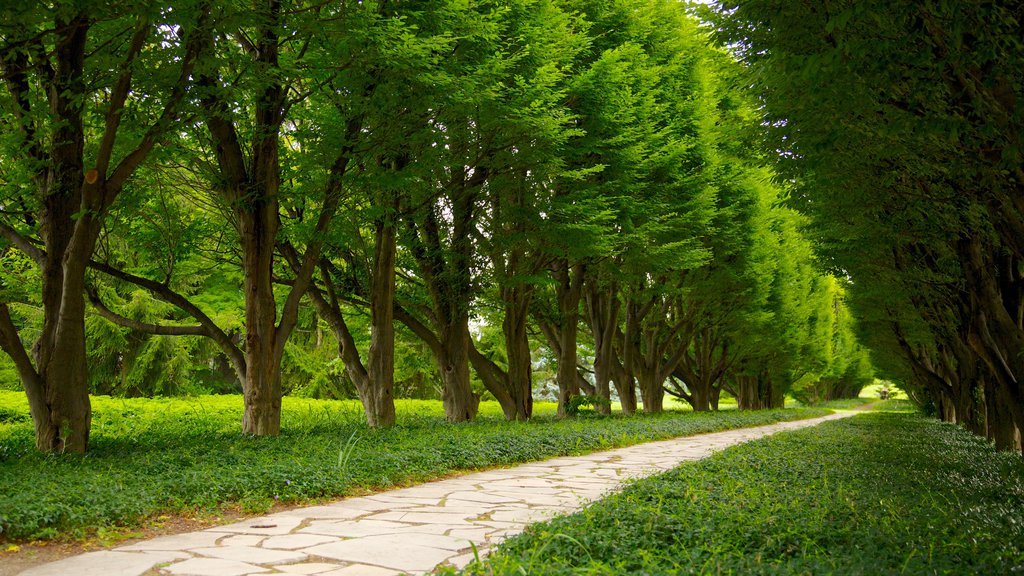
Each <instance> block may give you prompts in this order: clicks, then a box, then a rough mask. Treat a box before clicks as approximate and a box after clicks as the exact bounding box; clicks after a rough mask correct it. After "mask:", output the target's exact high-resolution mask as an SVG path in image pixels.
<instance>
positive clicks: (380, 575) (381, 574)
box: [317, 564, 408, 576]
mask: <svg viewBox="0 0 1024 576" xmlns="http://www.w3.org/2000/svg"><path fill="white" fill-rule="evenodd" d="M405 574H408V572H403V571H401V570H391V569H388V568H381V567H380V566H368V565H366V564H349V565H348V566H345V567H344V568H340V569H338V570H334V571H331V572H321V573H320V574H318V575H317V576H403V575H405Z"/></svg>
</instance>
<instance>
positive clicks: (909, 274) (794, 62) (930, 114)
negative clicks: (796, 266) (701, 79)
mask: <svg viewBox="0 0 1024 576" xmlns="http://www.w3.org/2000/svg"><path fill="white" fill-rule="evenodd" d="M707 16H708V17H709V18H710V19H712V20H713V21H714V24H715V27H716V28H717V34H718V35H719V37H720V39H721V40H722V41H723V42H726V43H728V44H729V45H730V46H731V47H732V48H733V49H734V53H735V54H736V55H737V57H738V58H739V59H740V60H741V61H742V62H743V63H744V64H745V65H746V67H745V69H746V70H747V73H748V75H747V83H748V85H750V86H752V87H753V89H754V92H755V94H756V95H757V97H758V98H759V102H760V103H761V108H760V110H761V112H762V113H763V115H762V118H761V121H762V123H763V125H764V126H765V127H766V130H765V139H764V140H765V141H764V149H765V150H770V151H771V152H772V153H773V155H774V156H776V157H778V159H779V162H777V163H776V164H777V170H779V172H780V174H782V175H783V176H784V177H785V178H786V179H787V180H788V181H789V183H790V184H791V191H790V192H789V198H790V204H791V205H793V206H795V207H796V208H798V209H799V210H801V211H802V212H804V213H805V214H807V215H809V216H810V221H811V225H812V227H813V228H812V230H813V232H811V235H812V236H813V237H814V238H815V239H816V244H817V246H816V247H817V249H818V251H819V253H820V254H821V256H822V259H823V260H824V261H825V262H826V263H827V265H828V266H830V267H831V268H832V269H833V270H834V271H835V272H836V273H837V274H842V275H843V276H846V277H848V278H849V279H850V280H851V282H850V285H849V287H848V289H847V292H848V294H849V296H850V300H851V303H852V309H853V312H854V313H855V314H856V315H857V316H858V318H859V328H860V335H861V336H862V337H863V338H864V339H865V342H867V343H869V345H870V346H871V348H872V350H874V351H875V356H874V360H875V363H876V364H877V365H878V367H879V368H882V369H884V370H885V371H886V373H887V377H891V378H893V379H898V380H899V381H901V382H902V383H903V385H904V386H905V387H906V388H907V389H908V390H909V391H910V392H911V393H912V394H913V395H914V397H915V398H917V399H918V401H919V402H921V403H922V404H924V405H927V406H929V407H930V408H931V410H932V411H935V412H938V413H939V414H940V415H941V416H942V417H943V418H944V419H946V420H950V421H956V422H961V423H963V424H965V425H966V426H967V427H969V428H970V429H972V430H974V431H975V432H977V433H979V434H984V435H987V436H988V437H990V438H992V439H994V440H995V442H996V443H997V444H998V445H999V446H1001V447H1004V448H1016V449H1018V450H1019V449H1021V448H1022V446H1021V430H1022V429H1024V387H1022V382H1024V378H1022V375H1024V314H1022V313H1021V311H1022V310H1024V281H1022V279H1024V201H1022V199H1024V146H1022V143H1021V135H1022V133H1024V130H1022V128H1024V45H1022V43H1021V23H1022V22H1024V7H1022V5H1021V4H1020V3H1019V2H999V1H997V2H931V1H929V2H909V1H899V2H893V1H889V0H878V1H867V2H861V1H856V2H855V1H852V0H849V1H839V2H829V3H828V4H819V3H813V2H812V3H800V2H789V1H786V0H750V1H747V0H741V1H721V2H718V3H717V5H716V8H715V10H714V11H713V13H712V12H708V14H707Z"/></svg>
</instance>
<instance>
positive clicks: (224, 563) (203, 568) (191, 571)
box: [107, 558, 270, 576]
mask: <svg viewBox="0 0 1024 576" xmlns="http://www.w3.org/2000/svg"><path fill="white" fill-rule="evenodd" d="M164 570H165V571H166V572H168V573H170V574H175V575H179V576H245V575H247V574H260V573H263V572H270V569H269V568H261V567H260V566H254V565H252V564H246V563H245V562H238V561H235V560H222V559H220V558H192V559H191V560H185V561H184V562H179V563H177V564H171V565H170V566H168V567H167V568H164ZM107 574H113V572H108V573H107Z"/></svg>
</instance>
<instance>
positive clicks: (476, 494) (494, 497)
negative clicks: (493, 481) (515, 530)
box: [448, 488, 519, 504]
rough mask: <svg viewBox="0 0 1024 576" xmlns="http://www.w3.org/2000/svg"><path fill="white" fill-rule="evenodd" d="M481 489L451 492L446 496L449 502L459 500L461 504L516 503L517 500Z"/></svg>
mask: <svg viewBox="0 0 1024 576" xmlns="http://www.w3.org/2000/svg"><path fill="white" fill-rule="evenodd" d="M483 490H484V489H483V488H478V489H476V490H472V491H471V490H460V491H458V492H452V493H451V494H449V495H448V499H449V501H452V500H459V501H461V502H483V503H485V504H506V503H508V502H518V501H519V499H518V498H514V497H511V496H502V495H500V494H491V493H490V492H485V491H483Z"/></svg>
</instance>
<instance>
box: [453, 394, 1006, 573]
mask: <svg viewBox="0 0 1024 576" xmlns="http://www.w3.org/2000/svg"><path fill="white" fill-rule="evenodd" d="M1022 516H1024V464H1022V462H1021V460H1020V458H1019V457H1017V456H1014V455H1012V454H1006V453H999V452H996V451H995V450H994V448H993V447H992V446H991V445H989V444H988V443H986V442H985V441H984V440H982V439H979V438H977V437H974V436H971V435H970V434H969V433H967V432H966V431H964V430H962V429H960V428H958V427H955V426H952V425H949V424H944V423H941V422H938V421H935V420H929V419H924V418H922V417H920V416H918V415H914V414H912V413H906V412H904V413H896V412H880V413H867V414H863V415H858V416H855V417H853V418H849V419H845V420H840V421H836V422H829V423H826V424H822V425H820V426H816V427H814V428H813V429H805V430H799V431H794V432H786V433H780V434H777V435H775V436H772V437H770V438H766V439H762V440H758V441H755V442H750V443H747V444H743V445H739V446H734V447H732V448H729V449H726V450H725V451H723V452H721V453H719V454H716V455H714V456H712V457H710V458H708V459H705V460H702V461H699V462H694V463H687V464H684V465H682V466H680V467H679V468H677V469H676V470H674V471H672V472H669V473H667V474H663V475H659V476H655V477H652V478H647V479H644V480H639V481H637V482H636V483H635V484H633V485H632V486H630V487H629V488H627V489H626V490H625V491H624V492H623V493H621V494H618V495H615V496H612V497H609V498H607V499H605V500H603V501H601V502H598V503H596V504H594V505H592V506H590V507H589V508H587V509H585V510H584V511H583V512H580V513H578V514H575V515H572V516H567V517H562V518H558V519H555V520H552V521H550V522H545V523H541V524H536V525H533V526H531V527H529V528H527V531H526V533H525V534H523V535H521V536H517V537H514V538H512V539H510V540H508V541H506V542H504V543H502V544H501V545H500V546H498V547H497V549H496V550H495V551H493V552H492V553H491V554H490V556H489V557H488V558H487V559H486V560H485V561H484V564H483V565H477V566H471V567H470V568H469V569H467V570H466V571H465V572H464V573H465V574H522V573H524V572H525V573H527V574H609V575H610V574H698V573H700V574H707V573H714V574H1009V573H1012V572H1014V571H1016V570H1019V567H1020V566H1021V565H1022V563H1024V526H1022V524H1021V522H1020V518H1021V517H1022Z"/></svg>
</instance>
